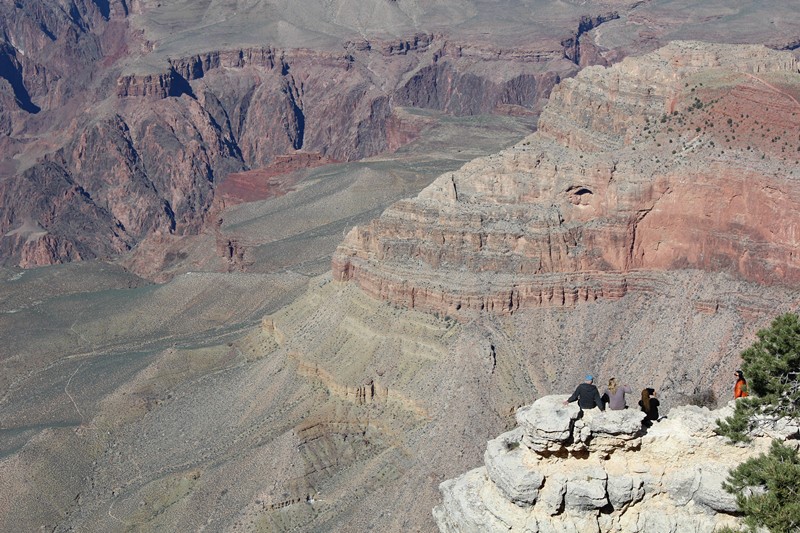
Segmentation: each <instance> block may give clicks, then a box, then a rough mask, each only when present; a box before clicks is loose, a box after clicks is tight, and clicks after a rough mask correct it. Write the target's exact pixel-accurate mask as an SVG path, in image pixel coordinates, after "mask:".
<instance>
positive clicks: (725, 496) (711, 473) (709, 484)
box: [693, 463, 739, 513]
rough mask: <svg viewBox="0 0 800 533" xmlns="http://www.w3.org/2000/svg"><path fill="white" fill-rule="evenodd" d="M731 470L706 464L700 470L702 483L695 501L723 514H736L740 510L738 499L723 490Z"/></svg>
mask: <svg viewBox="0 0 800 533" xmlns="http://www.w3.org/2000/svg"><path fill="white" fill-rule="evenodd" d="M729 471H730V469H729V468H728V467H727V466H725V465H721V464H718V463H717V464H715V463H711V464H706V465H704V466H702V467H701V469H700V482H699V484H698V487H697V491H696V492H695V494H694V497H693V499H694V501H695V502H697V503H699V504H700V505H704V506H706V507H709V508H711V509H713V510H715V511H718V512H722V513H735V512H737V511H738V510H739V508H738V506H737V505H736V498H735V497H734V495H733V494H730V493H728V492H726V491H725V489H723V488H722V483H723V482H724V481H725V479H727V477H728V472H729Z"/></svg>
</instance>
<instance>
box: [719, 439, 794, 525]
mask: <svg viewBox="0 0 800 533" xmlns="http://www.w3.org/2000/svg"><path fill="white" fill-rule="evenodd" d="M722 486H723V488H724V489H725V490H726V491H728V492H729V493H731V494H734V495H736V504H737V505H738V507H739V510H741V511H742V512H743V513H744V515H745V518H744V523H745V525H747V526H748V527H749V528H750V530H751V531H757V530H758V528H759V527H766V528H767V529H768V530H769V531H774V532H786V531H800V457H798V454H797V450H796V449H795V448H793V447H791V446H786V445H785V444H782V443H780V442H779V441H777V440H773V441H772V445H771V446H770V449H769V453H768V454H763V453H762V454H761V455H759V456H758V457H755V458H752V459H748V460H747V461H745V462H744V463H742V464H740V465H739V466H737V467H736V468H734V469H733V470H731V472H730V474H729V475H728V479H727V481H726V482H725V483H723V485H722Z"/></svg>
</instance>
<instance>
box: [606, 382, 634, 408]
mask: <svg viewBox="0 0 800 533" xmlns="http://www.w3.org/2000/svg"><path fill="white" fill-rule="evenodd" d="M631 392H633V391H632V390H631V388H630V387H628V386H627V385H622V386H621V387H620V386H618V385H617V378H611V379H609V380H608V387H606V390H605V391H603V396H605V397H607V398H608V408H609V409H611V410H612V411H621V410H622V409H625V408H626V407H628V406H627V405H626V402H625V395H626V394H630V393H631Z"/></svg>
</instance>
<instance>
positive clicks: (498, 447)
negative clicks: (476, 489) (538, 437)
mask: <svg viewBox="0 0 800 533" xmlns="http://www.w3.org/2000/svg"><path fill="white" fill-rule="evenodd" d="M521 440H522V429H521V428H517V429H515V430H513V431H509V432H508V433H503V434H502V435H500V436H499V437H497V438H496V439H493V440H490V441H489V442H488V444H487V446H486V452H485V453H484V454H483V461H484V464H485V465H486V471H487V473H488V475H489V479H491V480H492V481H493V482H494V484H495V485H496V486H497V488H498V490H500V492H502V493H503V494H504V495H505V496H506V498H508V500H509V501H511V502H513V503H515V504H517V505H521V506H528V505H532V504H533V503H534V502H535V501H536V498H537V496H538V495H539V489H540V488H541V487H542V485H543V483H544V476H543V475H542V474H540V473H539V472H537V471H536V470H535V469H534V468H535V465H534V463H535V462H536V457H535V456H534V454H533V452H531V451H530V450H529V449H528V448H527V447H525V446H521V445H520V441H521Z"/></svg>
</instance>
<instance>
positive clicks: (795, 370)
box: [717, 313, 800, 442]
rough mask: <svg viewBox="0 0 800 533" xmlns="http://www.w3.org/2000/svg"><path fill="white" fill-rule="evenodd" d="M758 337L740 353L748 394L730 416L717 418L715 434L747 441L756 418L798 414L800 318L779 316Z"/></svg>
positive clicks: (799, 405)
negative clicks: (722, 418) (722, 419)
mask: <svg viewBox="0 0 800 533" xmlns="http://www.w3.org/2000/svg"><path fill="white" fill-rule="evenodd" d="M757 336H758V340H757V341H756V342H755V343H753V345H752V346H751V347H749V348H748V349H746V350H745V351H744V352H742V360H743V361H744V363H743V364H742V371H743V372H744V375H745V376H746V378H747V384H748V386H749V390H750V397H748V398H743V399H739V400H738V401H737V402H736V408H735V410H734V413H733V416H730V417H728V418H727V419H725V420H724V421H717V425H718V429H717V433H719V434H720V435H725V436H726V437H728V438H730V439H731V440H732V441H734V442H741V441H747V440H749V437H748V436H747V433H748V432H749V431H751V430H752V429H754V428H755V427H756V426H757V425H758V423H759V420H765V419H774V418H780V417H784V416H788V417H792V418H798V417H799V416H800V317H798V316H797V315H796V314H794V313H786V314H783V315H780V316H779V317H777V318H776V319H775V320H773V322H772V325H771V326H770V327H769V328H766V329H762V330H761V331H759V332H758V333H757Z"/></svg>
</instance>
